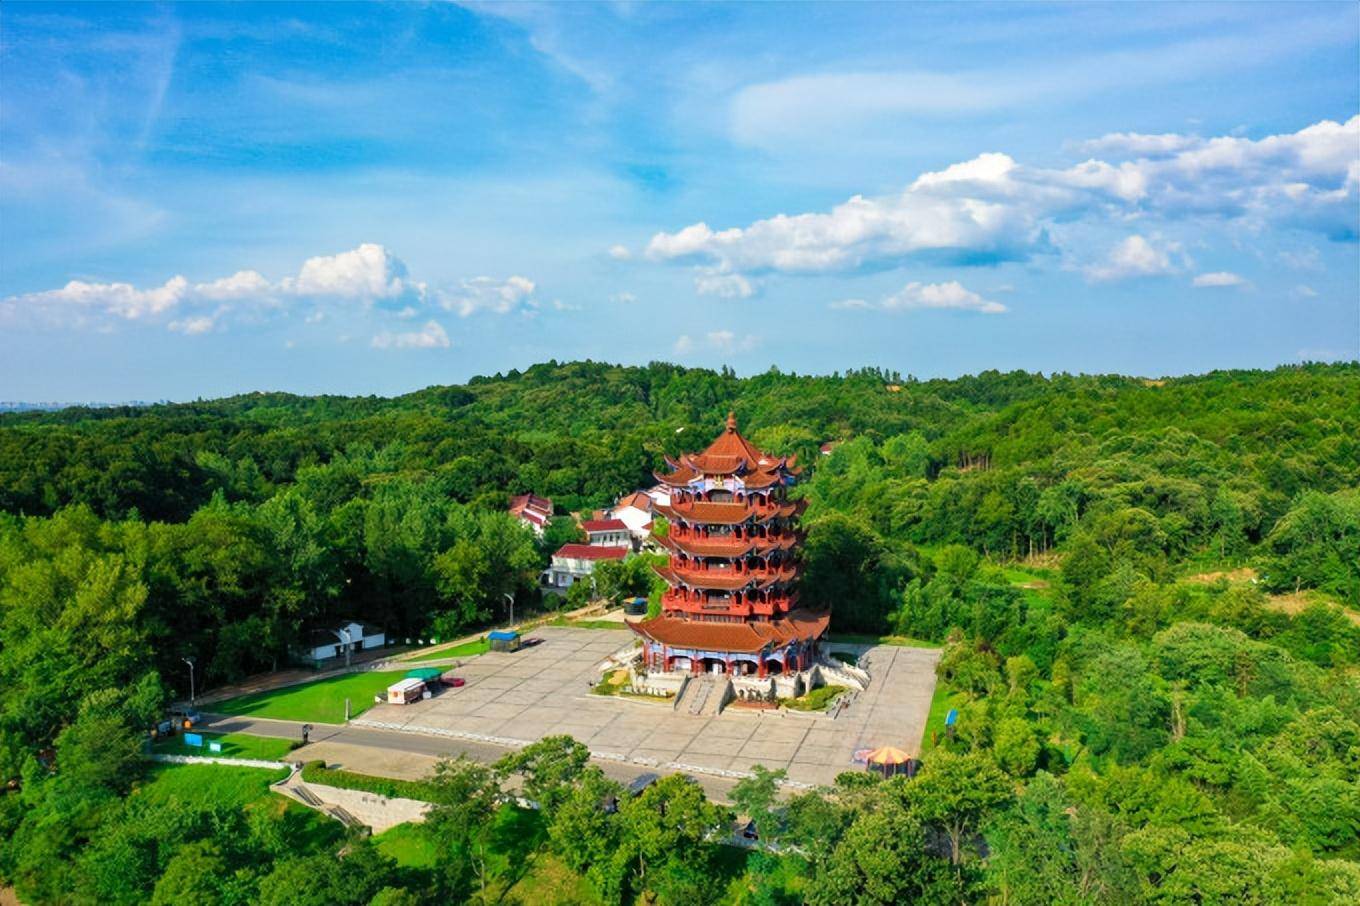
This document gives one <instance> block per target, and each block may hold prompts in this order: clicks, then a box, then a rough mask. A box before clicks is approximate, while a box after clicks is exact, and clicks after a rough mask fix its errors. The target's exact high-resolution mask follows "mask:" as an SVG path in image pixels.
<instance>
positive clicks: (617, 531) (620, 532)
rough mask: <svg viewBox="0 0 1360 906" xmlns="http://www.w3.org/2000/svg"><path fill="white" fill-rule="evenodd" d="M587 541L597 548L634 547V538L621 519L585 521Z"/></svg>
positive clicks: (583, 525) (583, 523)
mask: <svg viewBox="0 0 1360 906" xmlns="http://www.w3.org/2000/svg"><path fill="white" fill-rule="evenodd" d="M581 528H582V529H584V530H585V533H586V540H587V541H589V542H590V543H591V544H593V545H595V546H597V547H632V546H633V536H632V533H630V532H629V531H628V526H627V524H625V523H624V522H623V521H621V520H619V519H585V520H582V522H581Z"/></svg>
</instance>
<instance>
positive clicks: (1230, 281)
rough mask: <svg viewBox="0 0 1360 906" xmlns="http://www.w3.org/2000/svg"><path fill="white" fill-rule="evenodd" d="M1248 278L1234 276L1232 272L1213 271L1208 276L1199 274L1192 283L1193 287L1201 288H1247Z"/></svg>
mask: <svg viewBox="0 0 1360 906" xmlns="http://www.w3.org/2000/svg"><path fill="white" fill-rule="evenodd" d="M1246 283H1247V281H1246V278H1244V277H1242V276H1240V275H1238V274H1234V273H1232V272H1231V271H1213V272H1211V273H1207V274H1199V275H1198V276H1196V277H1195V279H1193V280H1191V281H1190V285H1191V286H1197V287H1201V288H1205V287H1217V286H1245V285H1246Z"/></svg>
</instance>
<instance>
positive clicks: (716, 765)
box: [359, 627, 940, 784]
mask: <svg viewBox="0 0 1360 906" xmlns="http://www.w3.org/2000/svg"><path fill="white" fill-rule="evenodd" d="M532 634H533V635H535V636H538V637H539V638H541V639H543V643H542V644H541V645H538V646H537V647H534V648H528V649H525V650H522V651H518V652H515V653H512V654H502V653H497V652H489V653H487V654H484V655H481V656H479V657H475V658H471V659H469V660H467V661H466V662H464V665H463V666H462V667H460V668H458V669H457V670H455V671H454V674H455V675H456V676H461V677H463V678H464V679H466V680H467V685H466V686H464V687H462V688H459V689H447V690H445V691H444V692H442V693H441V694H439V695H438V696H436V697H434V698H432V699H430V700H428V701H422V702H419V703H417V704H413V705H405V706H401V705H376V706H374V707H373V708H372V709H370V710H369V711H367V712H366V713H365V714H364V715H363V719H362V720H361V721H359V723H361V724H367V723H369V722H374V723H377V724H382V725H389V726H393V727H398V726H399V727H401V728H403V729H406V730H409V731H415V732H421V731H425V732H429V731H431V730H433V731H435V732H440V731H443V732H447V733H451V734H457V735H467V736H468V737H478V738H484V739H487V740H488V741H490V740H493V739H499V740H507V741H510V742H509V743H508V744H519V743H523V742H531V741H533V740H537V739H541V738H543V737H544V736H551V735H556V734H563V733H565V734H569V735H571V736H573V737H575V738H576V739H578V740H580V741H581V742H583V743H585V744H586V745H587V746H588V747H589V748H590V750H591V751H592V752H593V753H594V754H595V755H596V756H597V757H599V758H604V759H608V760H617V761H623V762H627V763H632V764H636V765H642V766H650V767H655V768H658V769H660V770H687V771H711V772H722V771H747V770H749V769H750V768H751V766H752V765H755V764H762V765H764V766H766V767H767V768H784V769H786V770H787V771H788V778H789V780H791V781H796V782H801V783H809V784H823V783H830V782H831V781H832V780H833V779H834V778H835V776H836V775H837V774H838V773H840V772H841V771H846V770H850V769H852V768H853V767H855V765H854V764H853V761H852V759H853V755H854V752H855V751H856V750H858V749H865V748H874V747H877V746H881V745H889V744H891V745H895V746H898V747H901V748H905V749H907V750H909V751H915V750H916V749H917V747H918V746H919V745H920V741H921V736H922V734H923V732H924V729H925V721H926V715H927V713H928V712H929V710H930V698H931V695H932V694H933V692H934V689H935V662H936V661H937V660H938V659H939V654H940V653H939V652H938V651H934V650H928V649H920V648H898V647H893V646H887V645H876V646H850V645H842V646H836V647H841V648H845V649H852V648H853V649H855V650H857V651H859V652H861V655H860V657H861V664H862V665H863V666H865V668H866V669H867V670H868V671H869V673H870V675H871V677H872V682H871V683H870V686H869V689H868V690H867V691H865V692H864V693H861V694H859V695H858V696H856V697H855V698H854V700H853V701H852V702H851V703H850V705H849V707H847V708H845V709H843V710H842V711H841V712H840V713H839V715H838V716H837V717H836V718H835V719H832V718H831V717H829V716H825V715H816V716H813V715H804V714H795V713H787V712H768V711H767V712H751V711H745V710H742V709H738V708H731V707H729V708H728V709H726V710H725V711H723V713H722V714H720V715H718V716H716V717H697V716H693V715H689V714H685V713H676V712H674V711H673V710H672V709H671V704H670V702H669V701H666V702H656V703H652V702H646V701H636V700H632V699H627V698H617V697H606V696H599V695H592V694H590V689H591V687H592V686H593V685H594V683H595V682H596V681H597V680H598V678H599V675H600V674H599V670H598V667H599V665H600V664H601V663H602V662H603V661H604V660H605V659H606V658H607V657H609V655H611V654H613V653H615V652H617V651H619V650H620V649H622V648H624V647H626V646H628V645H629V644H631V642H632V636H631V635H630V634H628V633H624V632H616V631H611V630H599V629H570V628H560V627H547V628H542V629H538V630H535V631H534V632H533V633H532Z"/></svg>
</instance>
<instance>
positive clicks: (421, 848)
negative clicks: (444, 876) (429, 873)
mask: <svg viewBox="0 0 1360 906" xmlns="http://www.w3.org/2000/svg"><path fill="white" fill-rule="evenodd" d="M373 842H374V843H375V844H377V847H378V851H379V852H380V853H382V854H383V855H385V856H388V857H389V858H392V859H395V860H396V862H397V864H398V865H400V866H401V867H402V868H429V867H431V866H432V865H434V860H435V852H436V851H435V844H434V841H433V840H431V839H430V835H429V834H428V833H426V832H425V825H424V824H398V825H397V826H396V827H393V828H390V829H388V830H385V831H383V832H382V833H381V834H378V835H376V836H375V837H374V838H373Z"/></svg>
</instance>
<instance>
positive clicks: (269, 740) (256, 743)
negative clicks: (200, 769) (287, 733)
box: [151, 730, 293, 761]
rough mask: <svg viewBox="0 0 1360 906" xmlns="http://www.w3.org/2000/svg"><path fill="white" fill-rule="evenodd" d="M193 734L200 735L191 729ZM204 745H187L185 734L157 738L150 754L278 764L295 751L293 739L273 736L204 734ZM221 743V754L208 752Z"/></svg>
mask: <svg viewBox="0 0 1360 906" xmlns="http://www.w3.org/2000/svg"><path fill="white" fill-rule="evenodd" d="M189 732H190V733H194V732H198V731H195V730H190V731H189ZM200 735H201V736H202V737H203V743H204V744H203V745H201V746H190V745H185V742H184V734H183V733H177V734H175V735H174V736H172V737H170V738H169V739H158V740H156V742H155V743H154V744H153V745H152V746H151V751H153V752H155V753H156V754H158V755H204V756H207V757H210V758H254V759H258V760H260V761H278V760H279V759H281V758H283V756H285V755H287V754H288V752H289V751H290V750H291V749H292V745H293V741H292V740H290V739H277V738H274V737H270V736H252V735H250V734H249V733H202V734H200ZM210 742H220V743H221V744H222V751H221V752H213V751H210V750H209V749H208V745H207V744H208V743H210Z"/></svg>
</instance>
